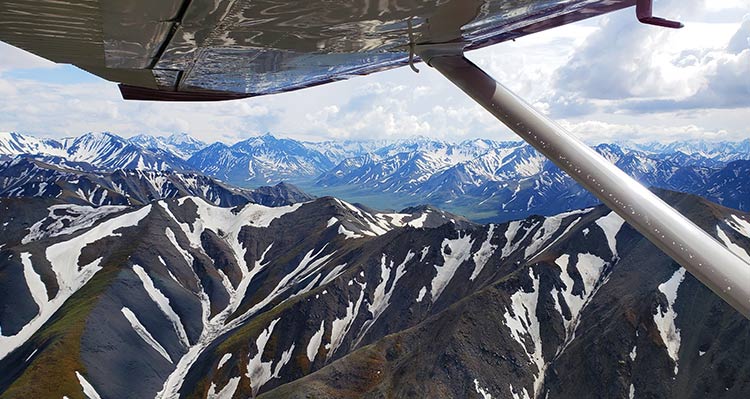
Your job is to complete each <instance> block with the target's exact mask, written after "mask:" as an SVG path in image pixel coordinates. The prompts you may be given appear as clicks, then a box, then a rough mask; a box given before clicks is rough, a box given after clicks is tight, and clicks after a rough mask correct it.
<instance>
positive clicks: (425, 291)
mask: <svg viewBox="0 0 750 399" xmlns="http://www.w3.org/2000/svg"><path fill="white" fill-rule="evenodd" d="M425 294H427V287H422V289H420V290H419V295H417V302H422V299H424V296H425Z"/></svg>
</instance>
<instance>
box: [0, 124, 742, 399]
mask: <svg viewBox="0 0 750 399" xmlns="http://www.w3.org/2000/svg"><path fill="white" fill-rule="evenodd" d="M0 139H2V140H0V149H1V150H2V152H3V156H4V158H3V159H0V210H2V211H1V212H0V398H60V397H63V398H70V399H77V398H89V399H95V398H125V397H137V398H152V397H153V398H160V399H165V398H178V397H185V398H187V397H196V398H211V399H217V398H221V399H230V398H255V397H259V398H300V399H301V398H310V397H316V398H331V399H333V398H373V399H374V398H385V397H457V398H458V397H460V398H472V399H473V398H477V399H487V398H490V399H492V398H496V399H497V398H508V399H510V398H514V399H515V398H599V397H622V398H625V397H627V398H636V397H638V398H640V397H659V398H704V397H717V398H745V397H748V395H750V380H748V379H747V378H745V376H747V375H750V360H748V357H747V356H746V355H745V354H746V353H747V348H746V346H747V345H746V340H744V339H742V337H745V336H748V334H750V321H748V320H747V319H745V318H744V317H743V316H742V315H740V314H739V313H737V312H736V311H734V310H733V309H732V308H731V307H730V306H729V305H727V304H725V303H724V302H723V301H721V299H719V298H718V297H717V296H716V295H715V294H713V293H712V292H711V291H710V290H708V289H707V288H705V287H704V286H703V285H702V284H700V282H698V281H697V280H696V279H694V278H693V277H692V276H691V275H690V274H688V273H686V272H685V270H684V269H683V268H681V267H680V266H679V265H677V264H675V263H674V262H673V261H672V260H671V259H670V258H668V257H667V256H666V255H664V254H663V253H662V252H661V251H659V250H658V249H657V248H656V247H654V246H653V245H652V244H651V243H650V242H648V241H647V240H646V239H644V238H643V237H642V236H641V235H640V234H639V233H637V232H636V231H634V230H633V229H632V228H630V227H629V226H628V225H627V224H625V223H624V221H623V219H621V218H620V217H619V216H617V215H616V214H614V213H613V212H611V211H610V210H609V209H607V208H606V207H604V206H591V205H594V202H595V201H593V200H591V201H589V200H588V198H591V197H587V195H588V194H587V193H585V192H583V191H582V189H580V187H578V186H577V185H576V184H575V183H573V182H572V181H571V180H570V179H569V178H567V177H566V176H565V175H564V174H562V173H560V172H559V170H557V169H556V168H555V167H554V166H552V165H550V164H549V163H547V162H546V161H544V159H543V158H541V157H540V156H539V155H538V154H537V153H536V152H535V151H533V150H532V149H530V148H529V147H527V146H525V145H523V144H522V143H517V142H494V141H491V140H470V141H465V142H462V143H448V142H442V141H437V140H429V139H425V138H414V139H409V140H403V141H399V142H390V143H384V142H379V143H362V144H356V143H355V142H349V143H344V144H340V145H339V146H336V145H335V143H329V144H325V145H322V144H314V143H304V142H297V141H293V140H288V139H277V138H274V137H273V136H270V135H264V136H260V137H257V138H253V139H250V140H246V141H245V142H241V143H237V144H234V145H232V146H227V145H223V144H213V145H208V146H206V145H205V144H202V143H198V142H197V141H195V140H191V139H189V138H186V137H185V136H182V135H180V136H175V137H174V138H161V139H156V138H153V140H152V139H150V138H149V137H146V136H137V137H135V138H132V139H131V140H126V139H123V138H121V137H119V136H116V135H113V134H109V133H102V134H89V135H84V136H81V137H79V138H74V139H65V140H39V139H35V138H32V137H29V136H23V135H18V134H4V135H0ZM181 144H185V147H184V148H181V149H179V151H178V150H175V149H174V148H177V147H180V146H181ZM685 145H687V144H685ZM154 146H156V147H154ZM170 146H172V147H174V148H171V147H170ZM316 146H317V149H316ZM217 148H218V149H217ZM595 148H596V150H597V151H598V152H600V153H601V154H603V155H604V156H606V157H607V158H608V159H610V160H611V161H612V162H613V163H615V164H617V165H618V166H620V167H622V168H623V169H625V170H626V171H628V172H629V173H630V174H632V175H634V176H636V177H637V178H639V179H641V180H642V181H647V182H654V183H658V184H655V185H667V186H670V187H682V188H686V190H687V191H693V192H696V191H700V192H701V193H702V194H703V195H704V196H706V197H711V198H717V199H719V200H720V201H721V202H723V203H725V204H736V207H738V208H743V207H745V206H747V205H748V199H747V195H748V190H747V187H749V186H748V184H747V183H748V182H747V179H748V176H750V173H748V172H749V171H750V170H749V169H750V167H749V166H748V165H750V161H746V160H743V157H744V156H745V155H746V154H745V153H743V151H744V150H743V144H742V143H717V144H714V146H713V147H706V146H698V147H696V148H698V149H699V150H700V152H693V153H690V154H688V153H687V152H681V151H677V150H675V151H672V150H663V148H662V147H658V146H657V147H654V148H649V147H648V146H646V145H641V147H638V148H636V147H635V146H631V147H629V148H626V147H623V146H621V145H615V144H604V145H599V146H596V147H595ZM684 148H685V149H686V151H687V148H689V147H684ZM323 150H326V151H323ZM670 151H671V152H670ZM167 152H169V153H170V154H172V155H171V156H170V157H166V158H163V159H162V158H159V156H160V155H159V154H162V153H167ZM178 153H179V155H178ZM217 153H218V154H220V155H219V156H218V157H217V158H213V159H215V160H216V161H217V162H219V160H220V161H221V162H223V163H218V164H213V163H212V162H214V161H211V159H212V158H211V157H212V156H213V155H214V154H217ZM120 156H125V157H128V159H130V161H128V162H123V161H122V160H118V157H120ZM342 157H343V160H340V161H337V159H338V158H342ZM196 160H200V161H201V162H204V166H205V168H206V169H207V168H209V167H210V166H211V165H214V166H216V165H221V167H217V168H216V169H215V170H205V171H201V170H196V169H197V168H196V167H195V166H192V165H194V162H197V161H196ZM241 165H245V167H246V168H247V169H244V168H242V167H240V166H241ZM323 165H328V166H323ZM151 166H153V167H151ZM224 168H226V169H224ZM318 168H321V170H322V169H325V168H329V170H327V171H323V172H321V171H320V170H318ZM251 171H252V173H254V175H253V176H254V177H253V178H252V179H249V178H248V177H249V176H250V172H251ZM220 172H222V173H226V175H222V176H221V177H222V178H225V179H228V178H229V177H231V176H234V177H233V178H236V179H241V180H242V181H243V182H245V183H248V182H253V181H261V182H269V181H270V182H273V181H274V180H273V179H274V177H273V176H277V177H283V176H286V177H290V176H294V177H296V178H299V179H300V181H303V182H304V181H307V182H308V183H309V182H311V183H310V184H313V185H315V184H316V182H317V184H318V185H319V187H321V188H324V189H331V190H336V189H340V188H342V187H343V188H344V189H351V187H358V188H359V189H360V190H363V191H369V192H372V193H375V195H382V196H384V197H388V196H393V197H400V196H403V197H405V198H411V200H412V201H414V202H415V203H420V202H419V201H423V200H424V199H426V198H430V199H432V200H435V201H437V200H439V199H440V198H443V200H442V201H443V203H444V204H448V205H450V204H455V203H458V205H455V207H457V208H460V207H462V206H463V207H472V206H480V205H482V204H477V203H476V201H477V198H485V199H484V200H483V201H484V203H489V202H491V201H497V202H496V204H497V206H498V209H499V210H501V211H504V210H505V209H509V210H513V212H507V213H506V214H505V216H506V217H508V216H509V215H510V216H512V215H515V216H517V217H516V218H515V219H514V220H510V221H503V222H500V223H492V224H480V223H477V222H476V221H471V220H469V219H467V218H465V217H463V216H459V215H457V214H454V213H450V212H447V211H445V210H441V209H440V208H436V207H433V206H427V205H419V206H412V207H406V208H404V209H403V210H401V211H398V212H396V211H380V210H376V209H373V208H371V207H368V206H365V205H362V204H357V203H350V202H348V201H346V200H343V199H338V198H335V197H331V196H323V197H321V198H315V197H313V196H311V195H308V194H305V193H304V192H303V191H301V190H299V189H297V188H296V187H295V186H292V185H290V184H287V183H279V184H277V185H275V186H265V187H259V188H255V189H246V188H238V187H234V186H232V185H230V184H228V183H225V182H223V181H221V180H219V179H218V178H216V177H212V176H211V175H212V174H217V173H220ZM304 176H307V177H304ZM258 179H259V180H258ZM340 182H346V183H345V184H339V183H340ZM478 187H481V188H482V189H481V190H480V191H475V190H478ZM657 193H658V194H659V195H660V196H662V197H663V198H664V199H665V200H666V201H667V202H669V203H671V204H673V205H674V206H676V207H677V208H678V210H680V211H681V212H683V213H684V214H685V215H686V216H687V217H689V218H690V219H691V220H693V222H695V223H696V224H697V225H699V226H700V227H702V228H703V229H704V230H706V231H707V232H708V233H709V234H711V235H712V236H713V237H714V238H715V239H716V240H719V241H720V242H722V243H724V244H725V245H726V246H727V247H728V248H730V250H732V251H733V252H735V253H736V254H737V255H738V256H740V257H742V258H743V259H745V260H747V261H748V262H750V214H748V213H745V212H743V211H741V210H736V209H729V208H726V207H724V206H721V205H719V204H716V203H713V202H710V201H708V200H706V199H704V198H700V197H697V196H694V195H690V194H683V193H678V192H674V191H666V190H657ZM486 198H489V199H486ZM462 201H464V202H462ZM397 202H398V201H394V202H393V203H397ZM423 202H424V201H423ZM556 209H557V210H560V209H563V211H558V212H557V213H555V210H556ZM539 210H543V211H544V212H537V213H545V215H539V214H533V213H534V212H535V211H539ZM497 215H501V213H500V212H497V210H496V213H495V216H496V217H497ZM519 215H521V216H519ZM475 219H476V218H475ZM134 381H137V383H134Z"/></svg>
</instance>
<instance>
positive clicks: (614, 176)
mask: <svg viewBox="0 0 750 399" xmlns="http://www.w3.org/2000/svg"><path fill="white" fill-rule="evenodd" d="M441 47H442V48H441ZM417 53H418V54H419V55H420V56H421V57H422V59H423V60H425V61H426V62H427V63H428V64H429V65H430V66H432V67H434V68H435V69H437V70H438V71H440V73H442V74H443V75H445V77H446V78H448V80H450V81H451V82H453V83H454V84H455V85H456V86H458V87H459V88H460V89H461V90H463V91H464V92H466V94H468V95H469V96H471V97H472V98H473V99H474V100H475V101H476V102H478V103H479V104H480V105H482V106H483V107H484V108H486V109H487V110H488V111H489V112H490V113H492V114H493V115H494V116H495V117H496V118H497V119H499V120H500V121H501V122H503V123H504V124H505V125H506V126H508V127H509V128H510V129H511V130H513V131H514V132H515V133H516V134H518V135H519V136H521V138H523V139H524V140H525V141H526V142H528V143H529V144H531V145H532V146H533V147H534V148H536V149H537V150H538V151H539V152H541V153H542V154H544V155H545V156H546V157H547V158H549V159H550V160H551V161H552V162H554V163H555V164H556V165H557V166H558V167H560V168H561V169H562V170H564V171H565V172H566V173H567V174H568V175H570V176H571V177H572V178H573V179H575V180H576V181H577V182H578V183H580V184H581V185H582V186H583V187H585V188H586V189H587V190H589V191H590V192H591V193H593V194H594V195H596V197H598V198H599V199H600V200H601V201H602V202H603V203H604V204H606V205H607V206H609V208H610V209H612V210H613V211H615V212H617V214H619V215H620V216H621V217H622V218H623V219H625V220H626V221H627V222H628V223H629V224H630V225H631V226H632V227H634V228H635V229H636V230H638V231H639V232H640V233H641V234H643V235H644V236H645V237H646V238H648V240H649V241H651V242H652V243H654V244H655V245H656V246H657V247H659V248H660V249H661V250H662V251H664V252H665V253H666V254H667V255H669V256H670V257H672V259H674V260H675V261H676V262H677V263H679V264H680V265H682V266H683V267H685V269H687V270H688V271H689V272H690V273H692V274H693V276H695V277H696V278H698V280H700V281H701V282H702V283H703V284H705V285H706V286H708V287H709V288H710V289H711V290H712V291H714V292H715V293H716V294H717V295H719V296H720V297H721V298H723V299H724V300H725V301H726V302H727V303H729V304H730V305H732V307H734V308H735V309H737V310H738V311H739V312H740V313H742V314H743V315H744V316H745V317H747V318H750V264H748V263H747V262H745V261H744V260H742V259H741V258H739V257H738V256H737V255H735V254H734V253H732V252H731V251H729V250H728V249H727V248H726V247H724V245H722V244H721V243H719V242H718V241H717V240H715V239H714V238H713V237H711V236H710V235H708V234H707V233H706V232H705V231H703V230H702V229H701V228H700V227H698V226H697V225H695V224H693V222H691V221H690V220H688V219H687V218H686V217H685V216H683V215H682V214H681V213H679V212H678V211H676V210H675V209H674V208H672V207H670V206H669V205H667V203H665V202H664V201H662V200H661V199H660V198H659V197H657V196H656V195H655V194H653V193H652V192H651V191H649V190H648V189H647V188H646V187H644V186H642V185H641V184H640V183H638V182H637V181H635V180H634V179H633V178H631V177H630V176H628V175H627V174H625V172H623V171H622V170H620V169H619V168H617V167H616V166H614V165H613V164H612V163H610V162H609V161H607V159H605V158H604V157H602V156H601V155H599V154H598V153H597V152H596V151H594V150H593V149H592V148H590V147H589V146H587V145H586V144H584V143H583V142H581V141H580V140H578V139H576V138H575V137H573V136H572V135H571V134H570V133H568V132H567V131H565V129H563V128H561V127H560V126H558V125H557V124H555V123H554V122H553V121H551V120H550V119H548V118H547V117H545V116H544V115H542V114H541V113H540V112H538V111H536V110H534V109H533V108H532V107H531V106H530V105H529V104H527V103H526V102H524V101H523V100H522V99H521V98H519V97H518V96H516V95H515V94H513V93H512V92H511V91H510V90H508V89H507V88H505V87H504V86H503V85H502V84H500V83H498V82H497V81H495V80H494V79H493V78H492V77H490V76H489V75H488V74H487V73H485V72H484V71H482V69H480V68H479V67H477V66H476V65H475V64H473V63H472V62H471V61H469V60H467V59H466V58H465V57H464V56H463V54H462V51H461V49H460V47H455V46H454V47H453V48H450V46H446V45H429V44H428V45H423V46H417Z"/></svg>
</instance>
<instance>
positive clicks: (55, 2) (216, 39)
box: [0, 0, 636, 101]
mask: <svg viewBox="0 0 750 399" xmlns="http://www.w3.org/2000/svg"><path fill="white" fill-rule="evenodd" d="M635 2H636V0H305V1H292V0H286V1H285V0H252V1H250V0H159V1H153V0H75V1H59V0H4V1H2V2H0V40H2V41H4V42H7V43H9V44H11V45H14V46H16V47H20V48H22V49H24V50H27V51H29V52H32V53H34V54H37V55H39V56H41V57H44V58H47V59H49V60H52V61H55V62H58V63H67V64H73V65H75V66H77V67H79V68H81V69H84V70H86V71H88V72H91V73H93V74H95V75H98V76H100V77H102V78H104V79H107V80H110V81H113V82H118V83H121V86H120V87H121V91H122V94H123V97H124V98H126V99H138V100H169V101H180V100H182V101H190V100H199V101H208V100H228V99H236V98H243V97H250V96H257V95H263V94H272V93H278V92H284V91H290V90H296V89H300V88H304V87H309V86H314V85H319V84H323V83H327V82H332V81H336V80H341V79H346V78H349V77H352V76H356V75H365V74H369V73H372V72H376V71H381V70H385V69H390V68H395V67H400V66H404V65H407V64H408V62H409V57H410V53H411V51H410V48H411V46H410V44H413V43H443V42H449V41H457V40H460V41H461V42H462V43H463V44H464V47H465V48H466V49H476V48H480V47H484V46H487V45H491V44H495V43H499V42H503V41H507V40H512V39H515V38H518V37H521V36H524V35H528V34H531V33H534V32H539V31H542V30H545V29H548V28H552V27H555V26H560V25H564V24H567V23H571V22H575V21H578V20H581V19H584V18H588V17H593V16H596V15H601V14H603V13H607V12H610V11H614V10H618V9H621V8H625V7H630V6H633V5H634V4H635ZM437 26H439V27H440V28H439V29H437V28H436V27H437Z"/></svg>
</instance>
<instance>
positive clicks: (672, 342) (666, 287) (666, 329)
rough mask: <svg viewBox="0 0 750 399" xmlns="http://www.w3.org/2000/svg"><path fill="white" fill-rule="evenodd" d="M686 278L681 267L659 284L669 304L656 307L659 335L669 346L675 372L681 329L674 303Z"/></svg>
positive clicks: (665, 344)
mask: <svg viewBox="0 0 750 399" xmlns="http://www.w3.org/2000/svg"><path fill="white" fill-rule="evenodd" d="M684 279H685V269H684V268H682V267H681V268H679V269H677V271H676V272H674V274H673V275H672V277H671V278H670V279H669V280H667V281H666V282H664V283H662V284H659V291H660V292H661V293H662V294H664V296H665V297H666V298H667V306H666V308H665V309H662V307H661V304H659V305H658V306H657V308H656V314H655V315H654V323H655V324H656V327H657V328H658V329H659V335H661V340H662V341H663V342H664V346H665V347H666V348H667V354H668V355H669V357H670V358H672V360H674V363H675V366H674V373H675V374H677V370H678V365H679V352H680V329H679V328H677V325H676V324H675V321H676V320H677V312H675V310H674V303H675V301H676V300H677V290H678V289H679V288H680V284H681V283H682V281H683V280H684Z"/></svg>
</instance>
